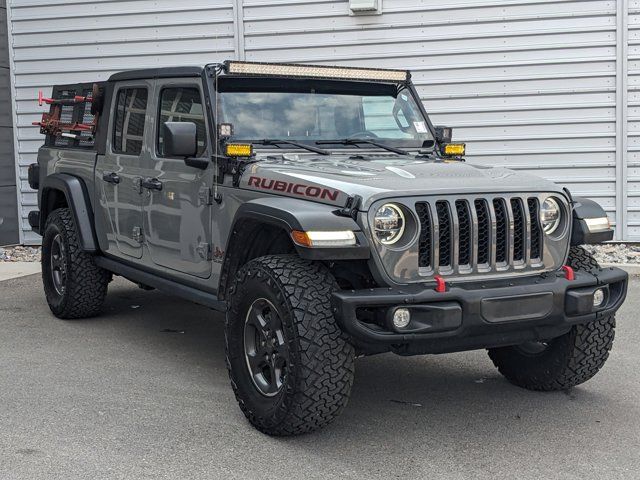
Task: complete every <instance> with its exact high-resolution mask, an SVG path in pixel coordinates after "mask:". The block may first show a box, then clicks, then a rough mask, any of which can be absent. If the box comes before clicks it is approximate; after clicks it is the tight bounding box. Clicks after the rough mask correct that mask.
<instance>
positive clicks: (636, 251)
mask: <svg viewBox="0 0 640 480" xmlns="http://www.w3.org/2000/svg"><path fill="white" fill-rule="evenodd" d="M587 250H589V251H590V252H591V253H592V254H593V255H595V257H596V258H597V259H598V261H599V262H600V263H631V264H636V265H640V245H638V244H625V243H610V244H606V245H588V246H587ZM38 261H40V247H0V262H38Z"/></svg>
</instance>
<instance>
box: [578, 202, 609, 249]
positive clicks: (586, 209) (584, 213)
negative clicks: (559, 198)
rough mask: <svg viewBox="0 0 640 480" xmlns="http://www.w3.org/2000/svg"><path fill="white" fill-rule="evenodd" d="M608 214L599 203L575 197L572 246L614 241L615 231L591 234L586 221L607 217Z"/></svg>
mask: <svg viewBox="0 0 640 480" xmlns="http://www.w3.org/2000/svg"><path fill="white" fill-rule="evenodd" d="M606 216H607V213H606V212H605V211H604V208H602V207H601V206H600V205H599V204H598V203H597V202H594V201H593V200H590V199H588V198H582V197H573V225H572V227H573V228H572V231H571V245H585V244H595V243H603V242H607V241H609V240H612V239H613V229H612V228H611V229H609V230H606V231H601V232H591V231H590V230H589V227H588V226H587V222H586V221H585V219H587V218H602V217H606Z"/></svg>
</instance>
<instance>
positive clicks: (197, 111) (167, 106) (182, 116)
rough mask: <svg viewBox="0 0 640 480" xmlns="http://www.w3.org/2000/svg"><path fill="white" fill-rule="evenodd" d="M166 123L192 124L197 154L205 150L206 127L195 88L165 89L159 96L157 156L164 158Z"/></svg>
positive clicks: (198, 94) (198, 92)
mask: <svg viewBox="0 0 640 480" xmlns="http://www.w3.org/2000/svg"><path fill="white" fill-rule="evenodd" d="M166 122H193V123H195V124H196V130H197V132H198V137H197V138H198V153H197V156H198V157H200V156H202V154H203V153H204V151H205V149H206V127H205V122H204V111H203V109H202V99H201V97H200V91H199V90H198V89H197V88H165V89H164V90H162V93H161V94H160V125H159V128H158V154H159V155H160V156H164V138H163V136H164V128H162V127H163V125H164V124H165V123H166Z"/></svg>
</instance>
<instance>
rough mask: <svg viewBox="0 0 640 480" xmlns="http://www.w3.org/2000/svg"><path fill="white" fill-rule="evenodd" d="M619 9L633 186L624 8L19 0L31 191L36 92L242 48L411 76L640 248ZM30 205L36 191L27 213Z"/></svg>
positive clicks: (481, 150) (22, 112)
mask: <svg viewBox="0 0 640 480" xmlns="http://www.w3.org/2000/svg"><path fill="white" fill-rule="evenodd" d="M618 1H619V2H625V3H624V5H627V3H628V5H629V10H630V13H631V15H630V17H629V24H630V28H629V38H630V41H629V57H628V63H629V77H628V83H629V102H630V103H629V112H628V113H629V122H628V130H629V155H628V165H629V169H628V172H627V173H628V180H624V181H622V180H621V178H620V174H621V173H620V172H621V170H620V168H621V167H620V162H621V159H622V158H624V159H625V161H626V159H627V157H626V152H625V154H624V155H622V154H621V153H620V151H619V145H620V143H619V142H620V135H621V128H620V112H621V110H620V108H622V106H621V105H620V104H619V103H620V98H621V91H620V84H621V82H620V72H619V71H618V70H619V67H620V62H619V58H618V56H619V54H620V52H621V45H620V44H619V43H620V42H619V35H618V33H619V32H618V31H617V25H619V24H620V22H619V20H620V17H619V16H617V15H616V12H617V8H618V7H619V6H620V4H617V3H616V1H614V0H608V1H607V0H580V1H570V0H536V1H525V0H505V1H495V0H494V1H491V0H488V1H487V0H484V1H483V0H454V1H446V0H384V2H383V7H384V11H383V14H382V15H364V16H350V15H349V10H348V2H347V1H346V0H183V1H181V2H175V1H174V0H112V1H106V0H98V1H96V0H68V1H65V2H62V1H55V2H50V1H46V0H10V2H9V3H10V4H11V28H12V36H13V50H12V52H13V60H14V65H15V84H16V91H15V105H16V111H17V132H18V137H19V138H18V146H19V161H20V165H21V170H20V171H21V177H22V180H23V182H22V184H23V187H25V185H24V179H25V178H26V168H25V167H26V165H28V164H29V163H31V162H32V161H33V160H34V159H35V154H36V152H37V149H38V147H39V145H40V143H41V137H40V136H39V134H38V132H37V129H35V128H33V127H31V126H30V124H31V122H32V121H35V120H37V119H38V118H39V116H40V112H41V110H40V109H39V108H37V106H36V105H35V102H34V101H33V98H35V96H36V95H37V90H38V89H41V88H42V89H45V90H48V89H49V88H50V86H51V85H52V84H54V83H65V82H78V81H91V80H95V79H103V78H106V77H107V76H108V75H109V74H110V73H112V72H113V71H117V70H122V69H127V68H133V67H152V66H158V65H171V64H188V63H196V64H201V63H205V62H210V61H216V60H221V59H224V58H233V57H235V56H236V55H238V56H240V58H243V57H244V58H246V59H247V60H254V61H285V62H305V63H313V62H315V63H322V64H342V65H365V66H376V67H390V68H409V69H411V70H413V72H414V73H413V78H414V81H415V83H416V85H417V86H418V89H419V92H420V94H421V97H422V99H423V101H424V103H425V105H426V107H427V109H428V111H429V112H430V113H431V114H432V116H433V119H434V121H435V123H437V124H448V125H452V126H454V127H456V130H455V139H457V140H464V141H466V142H467V149H468V152H469V154H470V157H469V161H472V162H480V163H483V164H499V165H505V166H509V167H512V168H516V169H522V170H527V171H531V172H533V173H536V174H538V175H542V176H544V177H546V178H549V179H552V180H554V181H558V182H560V183H561V184H563V185H567V186H568V187H569V188H571V190H572V191H573V192H574V193H575V194H576V195H585V196H589V197H591V198H594V199H596V200H597V201H598V202H600V203H601V204H602V205H603V206H604V207H605V208H606V210H607V212H608V214H609V215H610V216H611V218H612V219H613V220H614V221H615V220H616V219H619V220H620V221H622V220H621V219H623V218H625V217H628V218H627V223H628V231H627V238H629V239H634V240H640V5H639V2H640V0H618ZM234 20H235V21H236V24H234ZM617 20H618V21H617ZM235 32H241V35H242V37H241V38H236V37H234V34H235ZM624 74H625V75H626V72H624ZM625 78H626V77H625ZM623 97H624V98H625V99H626V94H625V95H623ZM625 125H627V124H626V123H625ZM617 150H618V151H617ZM625 171H626V170H625ZM626 182H628V183H626ZM621 183H624V185H625V186H627V185H628V193H629V195H628V199H627V198H625V199H624V202H623V200H622V198H621V191H622V190H621V185H620V184H621ZM34 200H35V196H34V195H33V194H32V193H28V189H26V190H25V193H24V195H23V205H24V206H23V210H24V211H23V215H26V212H27V211H28V210H29V209H30V208H31V207H32V205H33V203H34ZM627 200H628V204H627ZM621 206H622V207H621ZM627 214H628V215H627ZM24 223H25V229H26V230H28V228H26V217H25V221H24ZM618 234H620V235H621V234H622V230H621V229H620V228H618ZM620 238H621V237H620Z"/></svg>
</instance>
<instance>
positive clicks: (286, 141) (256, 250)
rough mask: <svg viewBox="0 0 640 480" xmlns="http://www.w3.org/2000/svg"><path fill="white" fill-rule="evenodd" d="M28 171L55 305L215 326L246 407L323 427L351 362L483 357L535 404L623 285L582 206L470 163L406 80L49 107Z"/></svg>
mask: <svg viewBox="0 0 640 480" xmlns="http://www.w3.org/2000/svg"><path fill="white" fill-rule="evenodd" d="M53 97H54V98H43V97H42V95H41V96H40V102H41V103H43V102H44V103H47V104H49V105H50V109H49V111H48V113H45V114H44V115H43V118H42V121H41V122H37V123H36V124H37V125H39V126H40V129H41V133H43V134H44V135H46V141H45V144H44V146H42V147H41V148H40V150H39V153H38V163H37V164H34V165H32V166H31V167H30V170H29V182H30V185H31V186H32V187H33V188H35V189H37V190H38V206H39V210H38V211H33V212H31V213H30V215H29V223H30V224H31V226H32V227H33V229H34V230H35V231H36V232H38V233H40V234H41V235H42V237H43V239H42V275H43V282H44V291H45V295H46V299H47V302H48V304H49V307H50V308H51V311H52V312H53V314H54V315H56V316H57V317H59V318H63V319H78V318H85V317H90V316H92V315H96V314H98V313H99V312H100V308H101V306H102V304H103V302H104V300H105V295H106V294H107V285H108V284H109V281H110V280H111V278H112V276H113V275H120V276H122V277H125V278H127V279H129V280H131V281H133V282H135V283H137V284H139V285H140V286H141V287H143V288H155V289H158V290H160V291H164V292H167V293H169V294H172V295H176V296H179V297H183V298H185V299H189V300H192V301H195V302H197V303H200V304H203V305H207V306H209V307H211V308H213V309H216V310H219V311H222V312H226V321H225V336H226V358H227V366H228V370H229V376H230V378H231V385H232V387H233V390H234V392H235V395H236V398H237V400H238V403H239V404H240V408H241V409H242V411H243V412H244V414H245V415H246V417H247V418H248V419H249V421H250V422H251V423H252V424H253V425H254V426H255V427H256V428H257V429H259V430H260V431H262V432H265V433H268V434H271V435H293V434H300V433H304V432H309V431H312V430H315V429H317V428H320V427H323V426H324V425H326V424H327V423H329V422H330V421H331V420H333V419H334V418H335V417H336V416H337V415H338V414H339V413H340V412H341V410H342V409H343V408H344V406H345V405H346V403H347V400H348V397H349V393H350V390H351V385H352V382H353V377H354V368H355V367H354V359H355V357H356V356H357V355H371V354H377V353H382V352H395V353H397V354H400V355H421V354H436V353H447V352H457V351H463V350H470V349H487V350H488V352H489V356H490V357H491V360H492V361H493V363H494V364H495V365H496V367H497V368H498V370H499V371H500V372H501V373H502V374H503V375H504V376H505V377H506V378H507V379H508V380H509V381H510V382H511V383H513V384H515V385H518V386H520V387H524V388H527V389H530V390H564V389H568V388H571V387H573V386H575V385H578V384H580V383H582V382H585V381H586V380H588V379H590V378H591V377H592V376H593V375H595V374H596V372H598V370H599V369H600V368H601V367H602V366H603V364H604V362H605V361H606V359H607V356H608V353H609V350H610V348H611V345H612V341H613V336H614V328H615V320H614V314H615V312H616V311H617V310H618V308H619V307H620V305H621V304H622V302H623V301H624V298H625V295H626V290H627V280H628V279H627V275H626V273H625V272H623V271H622V270H619V269H617V268H600V266H599V265H598V263H597V262H596V261H595V260H594V259H593V257H592V256H591V255H590V254H589V253H588V252H587V251H586V250H584V249H583V248H582V247H581V246H580V245H582V244H587V243H600V242H603V241H606V240H610V239H612V235H613V231H612V229H611V226H610V224H609V221H608V220H607V216H606V214H605V212H604V211H603V209H602V208H601V207H600V206H599V205H597V204H596V203H594V202H593V201H591V200H588V199H585V198H575V197H572V196H571V194H570V193H569V191H568V190H566V189H563V188H560V187H559V186H557V185H555V184H553V183H551V182H548V181H546V180H543V179H541V178H538V177H535V176H531V175H528V174H526V173H524V172H521V171H512V170H507V169H504V168H489V167H487V166H484V165H472V164H469V163H466V162H465V161H464V158H463V157H464V154H465V146H464V144H456V143H452V142H451V129H450V128H447V127H434V126H433V125H432V123H431V122H430V121H429V117H428V116H427V112H426V111H425V108H424V106H423V104H422V103H421V101H420V98H419V97H418V94H417V92H416V89H415V87H414V85H413V83H412V82H411V76H410V74H409V72H406V71H400V70H381V69H368V68H345V67H324V66H310V65H288V64H264V63H251V62H235V61H227V62H224V63H221V64H211V65H206V66H204V67H176V68H158V69H151V70H137V71H126V72H121V73H117V74H115V75H113V76H111V77H110V78H109V79H108V80H107V81H104V82H98V83H95V84H76V85H61V86H56V87H54V90H53Z"/></svg>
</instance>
